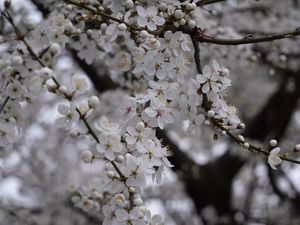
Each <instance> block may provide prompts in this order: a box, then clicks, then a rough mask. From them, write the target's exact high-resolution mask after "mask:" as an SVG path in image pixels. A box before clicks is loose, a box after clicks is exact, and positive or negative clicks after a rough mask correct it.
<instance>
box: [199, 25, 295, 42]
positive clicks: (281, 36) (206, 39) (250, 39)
mask: <svg viewBox="0 0 300 225" xmlns="http://www.w3.org/2000/svg"><path fill="white" fill-rule="evenodd" d="M299 35H300V28H297V29H296V30H294V31H289V32H284V33H279V34H273V35H267V36H265V37H257V38H256V37H246V38H241V39H223V38H214V37H208V36H206V35H204V34H203V33H199V37H198V38H199V39H198V40H199V41H200V42H204V43H211V44H216V45H243V44H254V43H261V42H268V41H274V40H279V39H284V38H292V37H296V36H299Z"/></svg>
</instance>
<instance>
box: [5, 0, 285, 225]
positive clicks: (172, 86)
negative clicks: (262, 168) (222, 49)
mask: <svg viewBox="0 0 300 225" xmlns="http://www.w3.org/2000/svg"><path fill="white" fill-rule="evenodd" d="M66 2H69V4H63V5H62V6H63V7H62V9H61V11H55V12H53V13H52V14H50V16H49V18H48V19H47V20H44V21H43V22H42V23H41V24H39V25H38V26H37V27H36V28H35V29H34V30H33V31H31V32H30V33H29V35H28V37H25V38H23V39H22V40H21V41H20V42H19V43H18V44H17V45H16V46H14V50H13V52H12V53H10V54H8V55H4V56H3V57H1V59H0V68H1V80H0V85H1V100H2V102H4V101H5V99H6V100H7V102H6V103H5V104H4V105H3V110H2V109H1V117H0V146H5V145H7V144H8V143H13V141H14V140H15V139H16V137H17V136H18V133H19V132H20V129H21V126H22V113H21V111H22V108H23V107H26V104H27V103H30V101H32V100H34V98H35V96H36V93H37V92H39V91H41V89H42V87H43V86H45V87H46V88H47V89H48V91H50V92H52V93H54V94H56V95H58V96H59V97H60V98H62V99H63V102H61V103H60V104H59V105H58V107H57V111H58V114H59V116H58V118H57V120H56V124H57V125H58V126H59V127H63V128H64V129H66V130H67V131H68V132H70V133H71V134H72V136H73V137H78V136H89V137H91V138H92V141H90V142H91V144H90V145H91V146H93V149H90V150H86V151H84V152H83V153H82V160H83V161H84V162H85V163H93V162H94V161H96V160H100V161H101V162H103V163H105V165H106V166H105V177H103V182H105V185H104V187H103V189H102V190H98V191H97V194H95V193H94V194H86V193H82V192H80V191H78V190H77V191H74V192H73V197H72V201H73V202H74V203H75V205H76V206H78V207H80V208H82V209H83V210H90V209H93V208H96V209H98V210H101V211H102V213H103V215H104V224H114V225H118V224H139V225H144V224H151V225H159V224H162V222H161V218H160V217H159V216H157V215H154V216H151V214H150V212H149V210H148V209H147V208H146V207H145V206H144V203H143V200H142V197H141V196H142V191H143V187H144V186H145V185H146V181H147V177H151V178H152V180H153V182H155V183H160V182H161V180H162V177H163V174H164V173H165V172H166V171H167V169H168V168H171V167H172V165H171V163H170V162H169V160H168V158H167V157H168V156H170V154H171V153H170V151H169V150H168V148H167V146H164V145H163V144H162V143H161V140H159V139H158V137H157V135H156V130H157V129H164V128H165V127H166V126H168V125H169V124H172V123H174V122H177V123H179V124H182V125H183V129H184V130H185V131H186V132H189V133H193V134H195V135H197V133H198V132H199V130H200V129H201V125H202V124H212V125H214V126H216V124H217V125H218V126H217V129H218V130H219V131H221V132H225V134H226V133H227V132H229V131H231V130H234V129H238V128H240V127H243V124H242V123H241V121H240V119H239V118H238V116H237V110H236V109H235V107H233V106H230V105H229V104H227V102H226V101H225V98H224V97H225V96H226V92H225V91H226V89H227V88H228V87H229V86H230V85H231V81H230V79H229V70H228V69H227V68H225V67H222V66H220V65H219V64H218V63H217V62H216V61H215V60H214V61H213V63H212V67H211V66H209V65H206V66H204V68H203V71H201V70H200V69H199V68H198V67H199V65H197V62H195V57H194V54H196V50H197V47H198V46H197V45H198V43H197V44H196V45H195V43H193V40H192V38H191V32H193V31H194V30H195V29H196V28H197V21H196V20H194V19H193V18H194V17H193V12H194V10H195V9H196V2H197V1H177V0H173V1H168V0H161V1H148V0H143V1H132V0H126V1H120V0H104V1H86V2H88V3H82V2H78V1H75V0H74V1H73V0H72V1H71V0H70V1H66ZM100 2H101V3H100ZM102 2H103V3H102ZM78 12H79V13H78ZM107 12H109V14H106V13H107ZM77 14H79V15H80V16H77ZM91 21H92V22H93V23H92V22H91ZM16 32H18V31H16ZM65 49H68V51H72V52H75V54H77V56H78V57H79V58H80V59H81V60H84V61H85V62H86V63H87V64H93V63H94V62H96V61H97V62H99V61H100V62H103V67H106V68H109V70H110V71H109V74H108V76H110V78H111V79H112V80H114V81H115V82H116V83H119V84H120V85H121V86H126V87H130V88H132V89H133V90H134V91H133V92H132V93H129V92H128V95H127V96H125V99H124V101H123V102H122V105H121V106H120V109H119V112H120V113H119V117H118V118H109V116H108V115H106V116H105V115H102V116H100V117H99V118H96V119H95V120H94V121H93V120H92V119H91V118H93V116H95V115H97V114H96V113H95V112H97V110H98V106H99V101H100V100H99V98H98V97H96V96H91V97H88V98H87V97H86V95H88V91H89V90H90V87H91V85H90V84H89V81H88V79H87V77H86V76H85V75H84V74H73V76H72V77H71V79H70V81H71V82H70V84H68V85H64V84H63V83H60V82H59V81H58V79H57V77H58V75H57V74H56V72H55V64H56V61H57V59H58V56H60V55H62V54H64V52H65V51H66V50H65ZM85 94H86V95H85ZM23 103H24V104H23ZM90 120H91V122H90ZM243 144H244V147H245V148H249V144H248V143H244V141H243ZM278 152H279V151H278V149H275V150H273V151H272V152H271V154H270V157H269V163H270V165H271V166H272V167H273V166H274V165H278V164H279V163H280V162H281V159H280V158H279V157H278V156H277V153H278ZM103 193H106V195H105V198H104V194H103Z"/></svg>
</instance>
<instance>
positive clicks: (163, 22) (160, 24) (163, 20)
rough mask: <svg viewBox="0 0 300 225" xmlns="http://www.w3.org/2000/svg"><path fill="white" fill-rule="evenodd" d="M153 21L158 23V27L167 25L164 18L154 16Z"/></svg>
mask: <svg viewBox="0 0 300 225" xmlns="http://www.w3.org/2000/svg"><path fill="white" fill-rule="evenodd" d="M153 21H154V22H155V23H156V25H158V26H162V25H164V24H165V22H166V20H165V18H163V17H160V16H154V17H153Z"/></svg>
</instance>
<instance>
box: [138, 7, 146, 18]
mask: <svg viewBox="0 0 300 225" xmlns="http://www.w3.org/2000/svg"><path fill="white" fill-rule="evenodd" d="M136 11H137V13H138V14H139V16H141V17H146V16H147V13H146V10H145V9H144V8H143V7H142V6H139V5H138V6H137V7H136Z"/></svg>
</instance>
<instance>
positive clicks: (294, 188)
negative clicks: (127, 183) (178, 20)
mask: <svg viewBox="0 0 300 225" xmlns="http://www.w3.org/2000/svg"><path fill="white" fill-rule="evenodd" d="M59 3H60V1H56V0H31V1H30V0H12V14H13V16H14V18H15V21H16V23H17V25H18V27H20V28H21V29H22V30H23V31H28V30H30V29H31V28H33V27H36V26H38V24H39V23H40V22H41V21H43V20H44V19H46V18H48V17H49V15H50V14H51V12H53V11H55V10H60V9H59ZM0 5H1V7H2V5H3V0H0ZM2 9H3V7H2ZM195 18H197V22H198V23H199V24H200V26H201V28H203V29H205V30H207V33H208V34H209V35H211V36H218V37H226V38H241V37H244V36H246V35H249V34H253V35H258V36H259V35H268V34H272V33H278V32H283V31H290V30H293V29H296V28H297V27H300V23H299V21H300V1H299V0H285V1H282V0H264V1H259V0H256V1H254V0H227V1H226V0H224V1H217V2H216V3H214V4H209V5H206V6H204V7H203V8H199V10H197V11H196V12H195ZM14 39H15V36H14V34H13V31H12V29H11V28H10V27H9V26H8V25H7V23H6V21H5V20H4V18H3V17H1V18H0V40H1V41H0V43H1V44H0V55H1V54H2V55H3V52H4V51H8V49H9V48H10V46H11V45H13V44H14ZM200 48H201V59H202V62H203V65H206V64H211V62H212V60H213V59H216V60H217V61H218V62H219V63H220V64H221V65H223V66H225V67H227V68H228V69H229V70H230V71H231V79H232V87H231V88H230V90H229V92H228V96H227V101H228V102H230V103H232V105H234V106H235V107H236V108H237V110H238V115H239V116H240V118H241V120H242V121H243V122H244V123H245V124H246V129H245V130H244V133H243V135H245V137H247V138H248V139H250V140H251V142H253V143H259V144H261V143H266V144H267V143H268V141H269V140H270V139H276V140H278V142H279V145H280V146H281V148H282V151H283V152H285V151H290V150H291V149H293V148H294V146H295V145H296V144H299V143H300V110H299V109H300V108H299V98H300V38H289V39H283V40H278V41H273V42H270V43H261V44H252V45H243V46H220V45H212V44H202V45H201V46H200ZM96 54H97V53H95V56H94V57H95V60H94V61H93V63H92V64H91V65H89V64H87V63H86V61H84V60H82V59H81V58H80V57H79V56H78V55H77V54H76V52H75V51H74V49H73V48H72V46H67V50H66V51H65V52H64V54H63V56H61V57H60V58H59V60H57V64H56V66H55V70H56V73H57V74H58V75H61V77H60V79H61V80H63V81H64V82H66V83H68V82H69V81H70V78H69V76H68V75H70V74H72V73H74V72H76V71H81V72H82V73H85V74H86V75H87V76H89V77H90V82H91V84H92V86H93V87H94V88H93V90H91V91H90V92H91V93H90V94H96V95H98V96H99V97H100V107H99V110H98V111H97V114H98V115H110V117H111V118H114V116H116V115H117V114H116V112H115V109H116V108H117V107H118V106H119V105H120V104H122V96H124V95H125V94H128V90H126V89H125V88H124V87H120V85H118V82H116V81H113V80H112V79H111V78H110V77H109V76H105V74H106V73H107V71H108V68H105V67H103V66H102V64H101V61H98V60H97V55H96ZM0 58H2V56H1V57H0ZM0 72H1V70H0ZM0 75H1V74H0ZM37 99H38V100H36V101H33V102H32V103H31V104H30V105H29V106H27V107H26V106H25V107H26V110H24V112H25V113H24V114H23V115H20V116H21V117H22V120H23V123H24V128H23V130H22V135H21V137H20V138H19V140H18V141H17V142H16V143H14V144H13V145H11V146H7V147H5V148H1V149H0V151H1V158H0V225H25V224H26V225H27V224H28V225H54V224H56V225H83V224H84V225H95V224H101V223H102V215H101V213H100V212H99V211H97V210H91V211H89V212H85V211H84V210H82V209H80V208H77V207H75V206H74V204H73V203H72V202H71V198H72V193H73V192H72V191H73V190H74V188H75V189H76V190H79V189H80V190H81V191H82V192H86V193H94V192H95V191H96V189H97V187H101V179H100V177H101V175H103V174H102V171H103V165H101V164H97V162H95V163H93V164H84V163H83V162H81V160H80V154H81V152H82V151H84V150H87V149H88V148H89V146H87V144H86V142H85V141H84V140H81V139H80V140H76V139H74V138H72V137H70V136H68V135H67V136H66V134H65V131H63V130H61V129H58V128H56V127H55V126H54V125H53V124H54V122H55V119H56V118H57V115H58V114H57V112H56V111H57V105H58V103H60V100H59V99H58V98H57V97H55V96H54V95H51V94H50V93H46V92H41V93H39V95H38V96H37ZM101 106H102V107H101ZM159 136H160V137H161V138H163V140H164V141H163V142H164V144H165V145H168V146H169V148H170V149H171V151H172V152H173V155H172V156H171V157H170V161H171V163H172V164H173V165H174V168H173V170H169V171H167V172H166V173H165V174H164V179H163V182H162V184H160V185H153V184H152V183H151V182H149V185H148V186H147V188H146V189H145V190H144V199H145V202H146V205H147V206H148V207H149V208H150V209H151V211H152V212H153V213H159V214H161V215H162V216H163V219H164V221H165V224H166V225H214V224H220V225H221V224H228V225H234V224H241V225H244V224H245V225H250V224H251V225H254V224H255V225H264V224H265V225H286V224H290V225H299V224H300V166H299V165H296V164H291V163H287V162H283V164H282V166H281V167H280V168H278V170H276V171H274V170H272V169H271V168H270V167H269V165H268V164H267V163H266V160H265V159H264V158H262V157H260V156H256V155H255V154H253V153H249V152H247V151H246V150H244V149H242V148H241V147H240V146H238V145H236V144H235V143H232V142H231V141H230V140H229V139H228V138H227V137H222V136H220V137H219V138H218V139H217V140H215V139H214V138H213V137H214V130H213V129H211V128H210V127H208V126H204V127H203V128H201V131H200V135H188V134H186V133H184V132H183V131H182V128H181V126H178V125H177V126H176V125H172V126H169V127H167V129H166V130H165V131H161V132H159ZM293 157H294V158H295V159H297V158H298V159H299V158H300V155H299V153H297V154H294V155H293Z"/></svg>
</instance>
